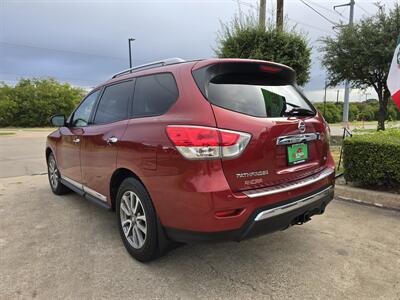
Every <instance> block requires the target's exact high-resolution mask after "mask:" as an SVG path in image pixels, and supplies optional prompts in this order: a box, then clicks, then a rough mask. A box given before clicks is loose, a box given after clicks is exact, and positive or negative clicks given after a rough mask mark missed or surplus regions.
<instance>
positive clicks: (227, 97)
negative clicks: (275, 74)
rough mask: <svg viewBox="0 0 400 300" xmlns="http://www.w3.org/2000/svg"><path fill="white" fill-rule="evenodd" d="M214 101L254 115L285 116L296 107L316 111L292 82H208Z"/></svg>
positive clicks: (224, 106)
mask: <svg viewBox="0 0 400 300" xmlns="http://www.w3.org/2000/svg"><path fill="white" fill-rule="evenodd" d="M208 99H209V101H210V102H211V103H213V104H215V105H218V106H221V107H223V108H227V109H230V110H233V111H236V112H240V113H243V114H246V115H251V116H255V117H270V118H276V117H282V116H285V115H286V114H287V113H289V112H290V111H291V110H292V109H293V108H302V109H305V110H310V111H311V112H312V111H313V108H312V107H310V105H308V103H307V102H306V101H305V100H304V99H303V97H302V96H301V95H300V93H299V92H298V91H297V89H296V88H295V87H294V86H292V85H274V86H268V85H248V84H220V83H212V82H210V83H209V86H208Z"/></svg>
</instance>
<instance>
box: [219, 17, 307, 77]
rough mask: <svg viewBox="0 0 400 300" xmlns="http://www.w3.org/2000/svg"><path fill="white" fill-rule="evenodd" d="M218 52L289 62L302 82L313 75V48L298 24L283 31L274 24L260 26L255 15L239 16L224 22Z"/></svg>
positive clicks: (233, 56)
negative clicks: (300, 31)
mask: <svg viewBox="0 0 400 300" xmlns="http://www.w3.org/2000/svg"><path fill="white" fill-rule="evenodd" d="M215 53H216V54H217V55H218V57H220V58H252V59H261V60H269V61H273V62H278V63H281V64H285V65H288V66H290V67H292V68H293V69H294V70H295V71H296V74H297V83H298V84H299V85H304V84H305V83H307V81H308V80H309V78H310V66H311V56H310V55H311V48H310V47H309V46H308V43H307V40H306V37H305V36H304V35H302V34H300V33H298V32H296V31H295V29H294V28H291V29H289V31H280V30H276V28H274V27H272V26H271V25H270V26H267V27H266V28H265V27H260V26H258V24H257V22H256V21H255V18H254V17H252V16H247V17H246V19H245V21H243V22H242V21H241V20H239V19H238V18H235V19H234V20H233V21H232V22H230V23H228V24H222V31H221V32H220V35H219V39H218V47H217V49H216V50H215Z"/></svg>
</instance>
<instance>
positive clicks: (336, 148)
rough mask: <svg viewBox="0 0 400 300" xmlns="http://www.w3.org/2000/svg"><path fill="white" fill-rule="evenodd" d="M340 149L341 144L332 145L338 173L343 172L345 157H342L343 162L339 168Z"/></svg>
mask: <svg viewBox="0 0 400 300" xmlns="http://www.w3.org/2000/svg"><path fill="white" fill-rule="evenodd" d="M340 149H341V146H332V145H331V153H332V156H333V159H334V161H335V164H336V172H337V173H341V172H343V158H342V163H341V166H340V168H339V170H338V169H337V166H338V164H339V158H340Z"/></svg>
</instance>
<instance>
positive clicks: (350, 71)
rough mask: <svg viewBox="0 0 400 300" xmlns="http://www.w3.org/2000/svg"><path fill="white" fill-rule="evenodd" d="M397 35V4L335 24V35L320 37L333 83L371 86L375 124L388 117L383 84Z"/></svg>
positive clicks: (399, 30)
mask: <svg viewBox="0 0 400 300" xmlns="http://www.w3.org/2000/svg"><path fill="white" fill-rule="evenodd" d="M399 34H400V6H399V5H398V4H396V5H395V7H394V8H393V9H392V10H389V11H388V12H386V11H385V10H384V9H380V10H379V11H378V13H377V14H376V15H374V16H372V17H368V18H365V19H363V20H361V21H359V22H358V23H356V24H355V25H354V27H353V28H351V27H349V26H342V27H339V31H338V33H337V34H336V36H335V37H325V38H324V39H322V42H323V47H322V49H321V50H323V52H324V54H323V59H322V63H323V65H324V66H325V67H326V69H327V71H328V77H329V83H330V85H332V86H334V85H337V84H339V83H342V82H344V81H345V80H349V81H350V83H351V85H352V86H353V87H355V88H366V87H369V86H372V87H373V88H374V89H375V91H376V93H377V94H378V98H379V104H380V105H379V114H378V117H379V126H380V129H384V121H385V120H386V119H387V118H388V116H389V115H388V110H387V105H388V102H389V98H390V93H389V90H388V88H387V85H386V79H387V75H388V73H389V68H390V63H391V61H392V57H393V52H394V49H395V48H396V45H397V38H398V36H399Z"/></svg>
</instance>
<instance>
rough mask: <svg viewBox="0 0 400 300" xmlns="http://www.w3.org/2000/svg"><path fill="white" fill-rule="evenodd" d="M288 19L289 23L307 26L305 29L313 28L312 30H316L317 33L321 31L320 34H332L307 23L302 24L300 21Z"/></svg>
mask: <svg viewBox="0 0 400 300" xmlns="http://www.w3.org/2000/svg"><path fill="white" fill-rule="evenodd" d="M288 19H289V21H292V22H295V23H298V24H301V25H303V26H307V27H310V28H313V29H315V30H318V31H321V32H324V33H327V34H331V33H332V32H329V31H328V30H325V29H321V28H320V27H317V26H314V25H311V24H308V23H304V22H302V21H297V20H295V19H293V18H289V17H288Z"/></svg>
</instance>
